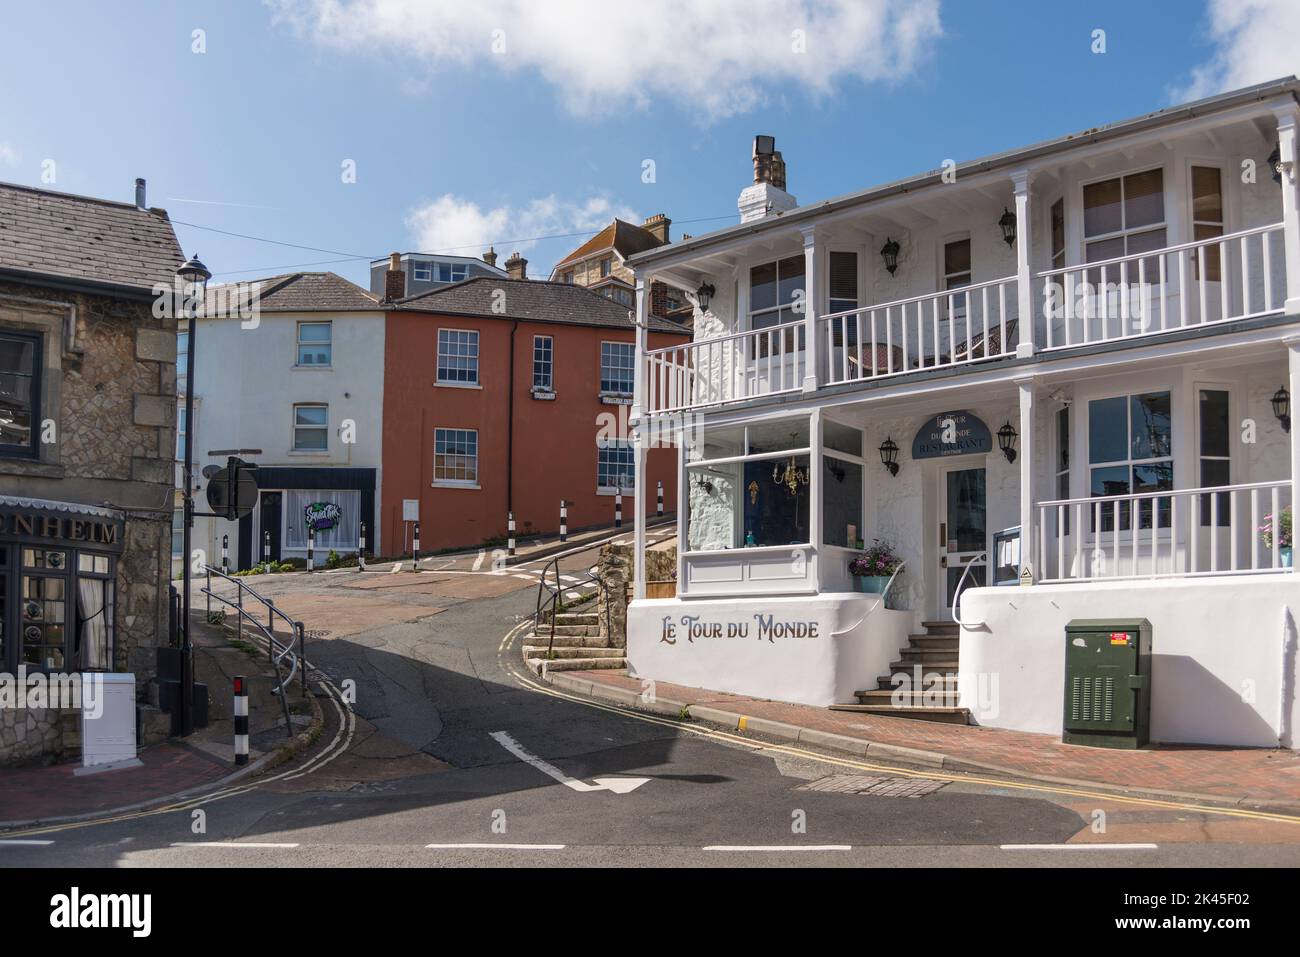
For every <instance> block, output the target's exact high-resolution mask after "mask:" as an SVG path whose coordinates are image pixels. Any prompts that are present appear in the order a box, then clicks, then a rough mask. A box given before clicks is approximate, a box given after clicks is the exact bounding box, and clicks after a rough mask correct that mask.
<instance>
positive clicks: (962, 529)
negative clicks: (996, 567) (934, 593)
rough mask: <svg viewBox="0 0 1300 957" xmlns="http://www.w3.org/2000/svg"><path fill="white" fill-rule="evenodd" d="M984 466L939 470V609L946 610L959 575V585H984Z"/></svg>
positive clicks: (948, 607) (985, 492)
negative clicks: (964, 574)
mask: <svg viewBox="0 0 1300 957" xmlns="http://www.w3.org/2000/svg"><path fill="white" fill-rule="evenodd" d="M986 503H987V483H986V480H985V473H984V466H982V465H980V466H970V465H959V466H945V467H943V468H941V469H940V472H939V510H938V511H939V539H938V540H939V543H940V544H939V578H938V582H939V595H940V601H939V602H938V603H937V604H938V607H939V610H940V611H942V612H945V613H950V612H951V611H952V606H953V598H954V597H955V596H956V594H957V586H958V584H959V583H960V582H961V578H962V574H963V573H964V572H966V570H967V569H968V568H969V570H970V574H968V575H966V584H965V586H963V588H970V587H972V586H976V585H983V584H985V575H986V568H987V559H986V558H985V557H984V552H985V549H986V548H987V547H988V546H987V538H988V525H987V522H986V520H985V516H986V514H987V509H986Z"/></svg>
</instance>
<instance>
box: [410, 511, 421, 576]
mask: <svg viewBox="0 0 1300 957" xmlns="http://www.w3.org/2000/svg"><path fill="white" fill-rule="evenodd" d="M419 570H420V523H419V522H416V523H415V539H414V540H413V543H412V545H411V571H413V572H417V571H419Z"/></svg>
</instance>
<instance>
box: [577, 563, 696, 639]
mask: <svg viewBox="0 0 1300 957" xmlns="http://www.w3.org/2000/svg"><path fill="white" fill-rule="evenodd" d="M633 559H634V552H633V546H631V545H603V546H601V549H600V561H599V562H598V563H597V566H596V574H597V576H598V577H599V578H600V581H601V584H603V585H604V586H605V587H604V588H602V589H601V590H600V592H599V593H598V596H599V597H598V598H597V602H596V610H597V612H598V613H599V616H600V635H601V637H602V638H604V639H605V640H606V642H607V643H608V645H609V646H610V647H611V648H626V647H627V604H628V592H629V591H630V590H631V586H632V583H633V580H634V575H635V567H634V563H633ZM645 572H646V574H645V577H646V581H652V582H653V581H671V580H672V579H675V578H676V577H677V549H676V548H675V547H674V548H656V549H650V550H648V551H647V552H646V553H645Z"/></svg>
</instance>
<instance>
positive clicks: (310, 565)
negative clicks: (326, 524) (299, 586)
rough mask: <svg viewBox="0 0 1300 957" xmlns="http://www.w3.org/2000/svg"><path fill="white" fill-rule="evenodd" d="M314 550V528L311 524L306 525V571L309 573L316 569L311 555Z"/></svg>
mask: <svg viewBox="0 0 1300 957" xmlns="http://www.w3.org/2000/svg"><path fill="white" fill-rule="evenodd" d="M315 551H316V529H315V528H314V527H313V526H311V525H308V526H307V572H308V573H309V574H310V573H311V572H313V571H315V570H316V561H315V559H314V558H313V557H312V556H313V555H314V554H315Z"/></svg>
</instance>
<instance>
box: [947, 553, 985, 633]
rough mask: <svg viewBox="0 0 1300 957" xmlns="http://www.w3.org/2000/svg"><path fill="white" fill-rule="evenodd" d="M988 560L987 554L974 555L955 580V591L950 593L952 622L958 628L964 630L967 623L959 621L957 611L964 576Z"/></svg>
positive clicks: (959, 617) (959, 605) (964, 579)
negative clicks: (959, 576)
mask: <svg viewBox="0 0 1300 957" xmlns="http://www.w3.org/2000/svg"><path fill="white" fill-rule="evenodd" d="M988 559H989V553H988V552H980V553H979V554H978V555H976V556H975V557H974V558H972V559H971V560H970V561H968V562H967V563H966V567H965V569H963V570H962V573H961V578H959V579H957V590H956V591H954V592H953V593H952V620H953V621H955V622H956V623H957V627H958V628H965V627H966V626H967V624H968V623H967V622H964V621H962V620H961V615H960V613H959V611H958V609H960V608H961V590H962V586H964V585H965V584H966V576H967V575H969V574H970V570H971V569H972V568H974V567H975V566H976V565H977V564H979V563H980V562H985V563H987V562H988Z"/></svg>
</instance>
